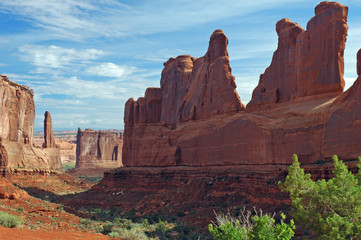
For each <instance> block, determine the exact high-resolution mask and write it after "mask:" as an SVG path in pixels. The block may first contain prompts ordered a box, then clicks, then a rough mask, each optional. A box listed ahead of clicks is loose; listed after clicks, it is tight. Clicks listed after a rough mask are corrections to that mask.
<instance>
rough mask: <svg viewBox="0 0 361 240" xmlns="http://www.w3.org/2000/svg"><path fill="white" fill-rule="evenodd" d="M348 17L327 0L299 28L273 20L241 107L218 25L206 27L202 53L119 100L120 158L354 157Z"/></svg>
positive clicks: (176, 62)
mask: <svg viewBox="0 0 361 240" xmlns="http://www.w3.org/2000/svg"><path fill="white" fill-rule="evenodd" d="M346 21H347V7H345V6H343V5H341V4H338V3H333V2H322V3H320V4H319V5H318V6H317V7H316V8H315V16H314V17H313V18H312V19H311V20H310V21H309V23H308V25H307V30H306V31H304V30H303V29H302V28H301V27H300V26H298V25H297V24H296V23H292V22H290V21H289V20H288V19H282V20H280V21H279V22H278V23H277V24H276V30H277V33H278V35H279V44H278V49H277V50H276V52H275V53H274V56H273V59H272V63H271V66H270V67H269V68H267V70H266V71H265V73H264V74H263V75H261V80H260V83H259V85H258V86H257V87H256V89H255V90H254V92H253V98H252V100H251V102H250V103H249V104H248V105H247V109H246V111H243V110H244V107H243V104H242V103H241V102H240V100H239V97H238V94H237V93H236V91H235V84H234V77H233V76H232V75H231V68H230V66H229V61H228V53H227V48H226V46H227V38H226V37H225V35H224V34H223V32H222V31H220V30H216V31H215V32H214V33H213V34H212V36H211V40H210V43H209V48H208V52H207V54H206V55H205V56H204V57H202V58H199V59H196V58H192V57H190V56H187V55H185V56H179V57H177V58H175V59H173V58H171V59H170V60H168V61H167V62H166V63H165V64H164V66H165V68H164V70H163V72H162V79H161V88H152V89H147V91H146V94H145V97H144V98H139V99H138V100H137V101H134V100H133V99H130V100H129V101H128V102H127V103H126V107H125V117H124V122H125V133H124V146H123V164H124V165H125V166H177V165H182V166H207V165H242V164H289V163H291V156H292V154H293V153H296V154H298V155H299V156H300V159H301V161H303V162H308V163H311V162H315V161H317V160H319V159H328V158H330V157H331V156H332V155H333V154H340V156H341V157H342V158H344V159H352V158H355V156H356V155H357V154H360V153H361V147H360V146H359V144H358V142H359V141H358V140H359V139H358V137H357V136H355V135H352V134H351V132H352V131H353V132H355V131H356V132H357V131H358V130H355V129H354V128H355V127H356V128H360V126H361V124H360V126H359V123H358V122H359V120H358V119H360V118H359V116H358V115H357V112H358V111H359V109H360V111H361V108H359V106H358V105H357V104H356V103H357V99H356V98H357V86H358V82H359V81H356V83H355V85H354V86H353V87H352V88H351V89H350V90H349V91H347V92H346V93H342V89H343V87H344V80H343V51H344V48H345V41H346V35H347V25H346ZM358 58H361V57H360V55H359V56H358ZM359 69H360V67H359V65H358V71H359ZM349 95H350V96H351V97H350V96H349ZM352 96H353V97H352ZM353 98H355V100H351V99H353ZM341 99H343V100H341ZM360 117H361V116H360ZM360 129H361V128H360ZM338 136H341V138H345V139H344V141H343V143H341V142H340V140H339V138H338ZM342 136H343V137H342ZM337 149H339V150H338V151H336V150H337Z"/></svg>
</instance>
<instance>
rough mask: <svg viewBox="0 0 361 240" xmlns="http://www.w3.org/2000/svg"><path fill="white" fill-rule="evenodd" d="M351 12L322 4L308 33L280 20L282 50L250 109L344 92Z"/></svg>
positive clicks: (295, 25)
mask: <svg viewBox="0 0 361 240" xmlns="http://www.w3.org/2000/svg"><path fill="white" fill-rule="evenodd" d="M347 12H348V8H347V7H346V6H343V5H341V4H338V3H334V2H322V3H320V4H319V5H318V6H317V7H316V8H315V16H314V17H313V18H312V19H311V20H310V21H309V22H308V24H307V30H306V31H305V30H303V29H302V28H301V27H300V26H299V25H298V24H297V23H293V22H291V21H290V20H289V19H286V18H285V19H282V20H280V21H278V22H277V25H276V31H277V34H278V48H277V50H276V52H275V53H274V55H273V58H272V63H271V65H270V66H269V67H268V68H267V69H266V71H265V72H264V73H263V74H261V76H260V80H259V84H258V86H257V87H256V88H255V90H254V91H253V94H252V100H251V101H250V102H249V103H248V104H247V109H248V110H251V109H252V108H253V107H256V106H261V105H264V104H274V103H277V102H285V101H290V100H294V99H297V98H300V97H305V96H312V95H315V94H321V93H330V92H340V91H342V90H343V88H344V86H345V82H344V80H343V73H344V62H343V52H344V49H345V42H346V36H347V29H348V27H347V24H346V22H347Z"/></svg>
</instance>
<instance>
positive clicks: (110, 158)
mask: <svg viewBox="0 0 361 240" xmlns="http://www.w3.org/2000/svg"><path fill="white" fill-rule="evenodd" d="M122 146H123V137H122V134H121V133H120V132H104V131H94V130H91V129H85V130H84V131H82V130H81V129H80V128H79V129H78V135H77V145H76V168H78V169H90V168H106V169H110V168H117V167H120V166H122V151H121V150H122Z"/></svg>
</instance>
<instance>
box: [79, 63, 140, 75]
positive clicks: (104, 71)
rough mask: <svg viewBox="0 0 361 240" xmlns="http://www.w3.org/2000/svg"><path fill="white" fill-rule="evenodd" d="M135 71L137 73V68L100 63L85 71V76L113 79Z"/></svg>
mask: <svg viewBox="0 0 361 240" xmlns="http://www.w3.org/2000/svg"><path fill="white" fill-rule="evenodd" d="M135 71H137V68H135V67H132V66H119V65H117V64H114V63H111V62H108V63H101V64H99V65H97V66H93V67H90V68H88V69H87V70H86V72H87V74H89V75H95V76H102V77H113V78H122V77H125V76H128V75H131V74H133V73H134V72H135Z"/></svg>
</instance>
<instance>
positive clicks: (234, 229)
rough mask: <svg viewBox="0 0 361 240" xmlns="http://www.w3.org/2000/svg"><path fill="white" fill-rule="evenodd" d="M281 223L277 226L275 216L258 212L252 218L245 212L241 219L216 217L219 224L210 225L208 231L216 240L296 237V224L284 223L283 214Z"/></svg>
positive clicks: (262, 239)
mask: <svg viewBox="0 0 361 240" xmlns="http://www.w3.org/2000/svg"><path fill="white" fill-rule="evenodd" d="M281 217H282V220H281V223H279V224H275V219H274V217H273V216H270V215H268V214H264V215H263V214H262V211H260V213H257V212H256V215H254V216H251V213H250V212H249V211H248V212H247V213H246V214H244V210H243V212H242V214H241V217H240V218H234V217H232V216H231V215H230V214H227V215H222V214H219V215H216V219H217V222H216V223H213V224H209V226H208V229H209V232H210V234H211V235H212V236H213V239H214V240H288V239H291V238H292V237H293V236H294V231H293V230H294V229H295V224H294V222H293V220H291V221H290V224H287V223H285V222H284V220H285V218H286V216H285V215H284V214H281Z"/></svg>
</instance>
